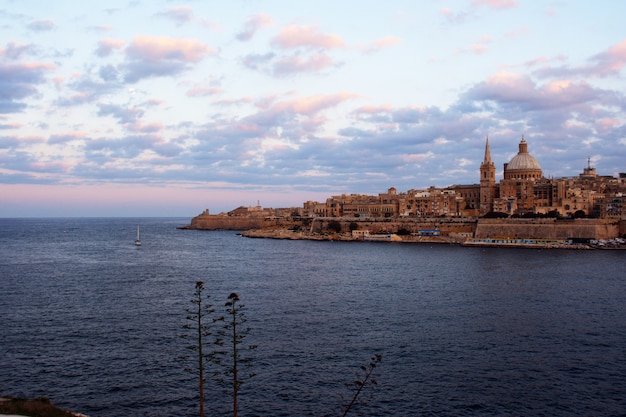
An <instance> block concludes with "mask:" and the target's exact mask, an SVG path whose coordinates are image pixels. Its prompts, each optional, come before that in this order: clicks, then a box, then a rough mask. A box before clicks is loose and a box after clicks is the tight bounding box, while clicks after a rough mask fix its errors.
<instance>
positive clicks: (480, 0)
mask: <svg viewBox="0 0 626 417" xmlns="http://www.w3.org/2000/svg"><path fill="white" fill-rule="evenodd" d="M472 4H473V5H474V6H486V7H489V8H492V9H500V10H502V9H514V8H516V7H518V6H519V3H518V2H517V0H474V2H473V3H472Z"/></svg>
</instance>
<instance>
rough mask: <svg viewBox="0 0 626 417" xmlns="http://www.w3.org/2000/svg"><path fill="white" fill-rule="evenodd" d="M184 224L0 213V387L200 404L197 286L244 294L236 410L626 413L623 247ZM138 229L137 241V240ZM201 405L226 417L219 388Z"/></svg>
mask: <svg viewBox="0 0 626 417" xmlns="http://www.w3.org/2000/svg"><path fill="white" fill-rule="evenodd" d="M188 222H189V219H152V218H150V219H120V218H112V219H71V218H67V219H0V318H1V323H0V336H1V337H0V395H12V396H25V397H38V396H45V397H48V398H49V399H51V401H52V402H53V403H55V404H58V405H60V406H62V407H66V408H70V409H73V410H74V411H78V412H82V413H85V414H87V415H89V416H91V417H98V416H102V417H118V416H150V417H154V416H193V415H197V382H196V379H195V377H194V375H193V374H190V373H188V372H185V371H184V368H185V367H186V366H188V365H189V364H186V363H184V362H182V361H181V360H180V359H179V356H181V355H185V354H186V353H187V351H186V349H185V348H184V346H185V344H186V343H187V342H186V341H185V340H183V339H181V338H180V337H179V336H180V335H181V334H184V330H183V329H182V326H183V325H184V324H185V322H186V320H185V317H186V309H187V308H188V307H190V306H191V303H190V300H191V298H192V295H193V290H194V284H195V282H196V281H197V280H203V281H205V283H206V284H205V285H206V288H207V290H208V292H209V293H210V294H211V297H212V300H213V302H214V304H216V305H219V306H221V305H222V304H223V303H224V302H225V301H226V297H227V296H228V294H229V293H230V292H233V291H235V292H237V293H238V294H239V296H240V298H241V300H242V302H243V304H245V305H246V314H247V317H248V319H249V322H248V324H249V325H250V326H251V327H252V328H253V330H252V332H251V333H250V334H249V335H248V337H247V340H246V342H249V343H250V344H256V345H258V349H257V350H256V351H254V357H255V360H254V368H253V370H254V372H256V374H257V375H256V376H255V377H254V378H253V379H251V380H249V381H248V382H246V383H245V384H244V385H243V387H242V392H241V397H240V415H242V416H331V415H340V413H339V410H340V406H341V404H342V402H344V399H342V397H344V398H348V397H349V395H350V392H349V391H348V389H347V388H346V387H345V385H344V384H345V383H349V382H351V381H353V380H354V379H355V373H356V372H358V371H359V368H360V366H361V365H367V363H368V361H369V359H370V357H371V356H373V355H374V354H378V353H379V354H382V357H383V362H382V364H381V365H380V366H379V367H378V368H377V372H376V380H377V382H378V385H377V387H376V389H367V390H366V391H365V393H364V396H363V399H364V400H365V404H363V405H360V406H359V407H358V408H357V409H356V410H355V414H354V415H366V416H432V415H437V416H483V415H496V416H624V415H626V273H625V271H626V251H600V250H596V251H567V250H551V251H549V250H533V249H519V250H517V249H497V248H488V249H485V248H462V247H458V246H448V245H432V246H431V245H428V244H397V243H367V242H314V241H281V240H265V239H247V238H243V237H240V236H238V235H237V234H236V233H235V232H231V231H220V232H201V231H189V230H177V229H176V227H177V226H180V225H185V224H188ZM137 224H139V225H140V226H141V230H142V241H143V246H141V247H135V246H134V245H133V240H134V238H135V230H136V227H137ZM206 401H207V415H209V416H218V415H228V401H229V400H228V398H226V397H224V395H223V394H222V391H221V388H219V387H216V386H214V385H213V383H212V382H211V380H210V381H209V383H208V386H207V393H206Z"/></svg>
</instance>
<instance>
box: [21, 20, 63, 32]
mask: <svg viewBox="0 0 626 417" xmlns="http://www.w3.org/2000/svg"><path fill="white" fill-rule="evenodd" d="M26 27H27V28H28V29H30V30H32V31H34V32H47V31H51V30H54V29H55V28H56V23H54V20H52V19H43V20H33V21H31V22H29V23H28V24H27V25H26Z"/></svg>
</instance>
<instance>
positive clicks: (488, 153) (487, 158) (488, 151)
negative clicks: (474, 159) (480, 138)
mask: <svg viewBox="0 0 626 417" xmlns="http://www.w3.org/2000/svg"><path fill="white" fill-rule="evenodd" d="M484 163H485V164H490V163H491V149H489V136H487V142H486V143H485V161H484Z"/></svg>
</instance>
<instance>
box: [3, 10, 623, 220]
mask: <svg viewBox="0 0 626 417" xmlns="http://www.w3.org/2000/svg"><path fill="white" fill-rule="evenodd" d="M624 16H626V2H624V1H622V0H601V1H597V2H587V1H579V0H554V1H552V0H457V1H446V0H392V1H385V2H383V1H380V0H376V1H370V0H339V1H338V0H333V1H327V0H316V1H286V0H267V1H262V0H229V1H228V2H224V1H212V0H188V1H177V0H133V1H128V0H121V1H120V0H108V1H107V2H86V1H84V0H80V1H75V0H63V1H49V0H46V1H36V0H5V1H3V2H2V4H1V5H0V217H57V216H61V217H75V216H98V217H100V216H137V217H142V216H182V217H185V216H189V217H193V216H195V215H197V214H199V213H200V212H202V211H203V210H205V209H209V210H210V212H211V213H218V212H221V211H228V210H232V209H234V208H236V207H239V206H255V205H257V204H260V205H261V206H263V207H294V206H296V207H298V206H302V203H303V202H305V201H309V200H312V201H320V202H323V201H325V200H326V198H328V197H330V196H332V195H340V194H344V193H345V194H350V193H360V194H372V195H377V194H378V193H383V192H386V191H387V189H388V188H390V187H395V188H396V189H397V190H398V191H399V192H404V191H408V190H410V189H415V190H419V189H424V188H428V187H430V186H436V187H445V186H448V185H453V184H474V183H477V182H478V180H479V175H478V174H479V166H480V163H481V162H482V160H483V157H484V151H485V140H486V138H487V137H488V138H489V144H490V147H491V156H492V160H493V161H494V162H495V164H496V167H497V172H496V175H497V178H498V179H499V178H502V169H503V164H504V163H505V162H508V161H509V160H510V159H511V158H512V157H513V156H515V155H516V153H517V151H518V144H519V142H520V140H521V138H522V135H523V136H524V138H525V139H526V141H527V142H528V148H529V152H530V153H531V154H532V155H533V156H534V157H535V158H536V159H537V160H538V161H539V163H540V164H541V166H542V169H543V173H544V176H546V177H563V176H576V175H578V174H579V173H581V172H582V170H583V168H585V167H586V166H587V164H588V163H590V164H591V165H592V166H593V167H595V168H596V169H597V172H598V174H600V175H613V176H617V175H618V173H619V172H626V117H625V110H626V97H625V94H626V88H625V87H626V82H625V80H624V77H625V76H626V71H625V69H624V67H625V65H626V27H625V26H624Z"/></svg>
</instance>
